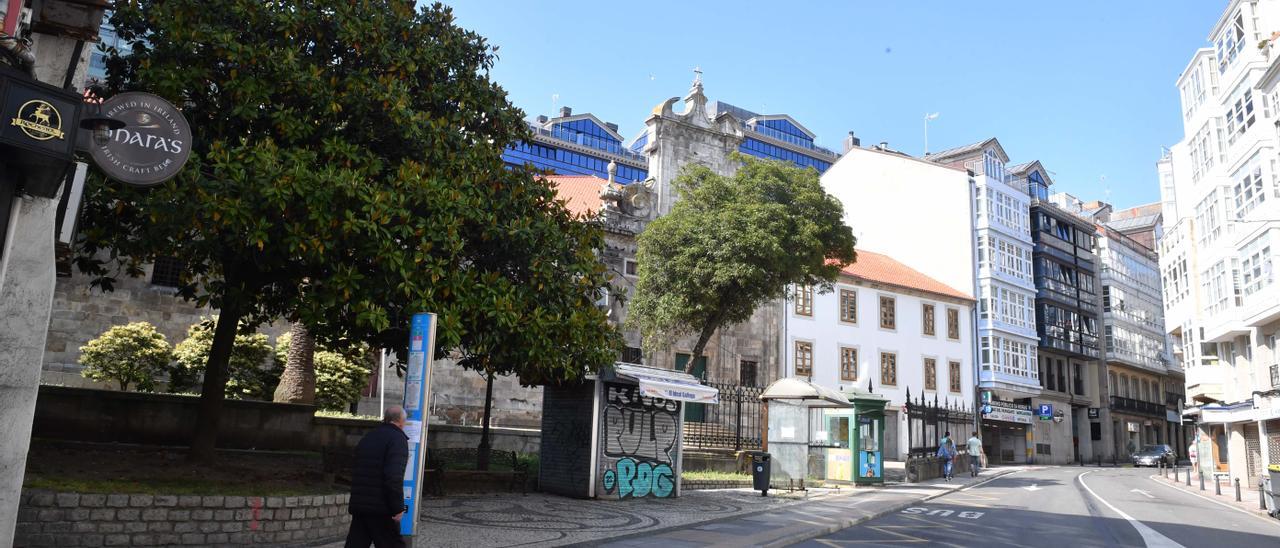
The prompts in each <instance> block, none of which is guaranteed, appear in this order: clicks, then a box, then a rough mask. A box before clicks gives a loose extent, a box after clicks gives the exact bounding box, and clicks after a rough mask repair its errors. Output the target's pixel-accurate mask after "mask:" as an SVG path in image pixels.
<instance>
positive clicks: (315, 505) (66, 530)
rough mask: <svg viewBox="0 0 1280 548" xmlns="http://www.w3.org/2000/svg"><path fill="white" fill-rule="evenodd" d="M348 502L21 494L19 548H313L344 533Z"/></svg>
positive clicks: (340, 497)
mask: <svg viewBox="0 0 1280 548" xmlns="http://www.w3.org/2000/svg"><path fill="white" fill-rule="evenodd" d="M348 499H349V495H347V494H335V495H315V496H302V497H232V496H199V495H124V494H119V495H116V494H113V495H105V494H79V493H57V492H53V491H46V490H36V489H24V490H23V491H22V499H21V506H20V507H19V510H18V527H17V535H16V536H15V538H14V546H19V547H32V548H37V547H45V546H59V547H61V546H95V547H96V546H247V545H271V546H309V545H314V544H316V543H318V542H321V541H338V540H341V539H342V538H343V537H344V536H345V535H346V533H347V528H348V526H349V525H350V523H351V516H350V515H348V514H347V501H348Z"/></svg>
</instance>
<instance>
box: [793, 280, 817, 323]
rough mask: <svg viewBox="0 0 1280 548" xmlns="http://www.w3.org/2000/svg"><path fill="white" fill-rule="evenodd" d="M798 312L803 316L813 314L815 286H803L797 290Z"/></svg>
mask: <svg viewBox="0 0 1280 548" xmlns="http://www.w3.org/2000/svg"><path fill="white" fill-rule="evenodd" d="M796 314H799V315H801V316H812V315H813V287H812V286H807V285H806V286H801V287H800V288H799V289H797V290H796Z"/></svg>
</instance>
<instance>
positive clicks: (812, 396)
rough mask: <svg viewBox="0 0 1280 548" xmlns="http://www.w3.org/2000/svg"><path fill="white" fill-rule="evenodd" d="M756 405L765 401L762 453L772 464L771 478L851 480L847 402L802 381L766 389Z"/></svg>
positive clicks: (849, 406)
mask: <svg viewBox="0 0 1280 548" xmlns="http://www.w3.org/2000/svg"><path fill="white" fill-rule="evenodd" d="M760 399H761V400H763V401H764V406H765V417H766V424H767V425H768V426H767V428H768V429H767V430H766V434H765V440H764V450H765V451H768V452H769V454H770V456H771V458H772V460H773V476H774V477H775V478H777V479H782V480H803V479H806V478H819V479H828V478H830V479H837V480H839V479H843V480H844V481H851V480H852V479H853V451H852V447H850V446H849V442H850V435H851V433H852V428H851V426H852V424H853V419H854V416H853V415H854V405H853V403H852V402H850V401H849V398H848V397H846V396H845V395H844V394H841V393H840V392H837V391H835V390H832V389H830V388H826V387H823V386H819V385H816V384H813V383H811V382H809V381H806V380H804V379H798V378H795V377H787V378H784V379H778V380H777V381H775V382H774V383H773V384H770V385H769V387H768V388H765V390H764V392H763V393H762V394H760ZM841 425H843V426H841ZM832 472H834V474H832ZM833 475H834V476H836V477H832V476H833Z"/></svg>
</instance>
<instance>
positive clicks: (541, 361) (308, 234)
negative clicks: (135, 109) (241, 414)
mask: <svg viewBox="0 0 1280 548" xmlns="http://www.w3.org/2000/svg"><path fill="white" fill-rule="evenodd" d="M111 22H112V24H113V25H114V26H115V28H116V32H117V33H118V34H119V35H120V37H121V38H122V39H123V40H125V41H127V42H129V43H130V44H131V45H132V52H131V53H130V54H127V55H121V54H120V53H119V52H116V51H109V57H108V61H107V64H108V75H109V77H108V81H107V83H106V86H105V87H106V89H105V90H104V92H105V93H106V94H108V95H109V94H111V93H115V92H119V91H127V90H139V91H147V92H151V93H155V94H158V95H160V96H162V97H165V98H167V99H168V100H170V101H171V102H173V103H174V104H176V105H179V106H180V107H181V108H182V110H183V113H184V115H185V116H186V117H187V119H188V120H189V121H190V122H191V126H192V128H193V132H194V141H195V142H194V143H193V146H192V156H191V159H190V160H189V162H188V164H187V165H186V167H185V168H184V169H183V171H182V173H181V174H180V175H179V176H178V177H177V178H175V179H173V180H171V181H169V182H167V183H165V184H164V185H161V186H158V187H154V188H151V189H136V188H130V187H127V186H124V185H121V184H118V183H115V182H112V181H108V180H105V179H104V178H103V177H102V176H100V175H95V177H94V178H93V180H92V182H91V184H90V185H89V186H88V187H87V189H86V205H85V212H84V221H83V224H82V227H83V230H82V241H81V245H80V246H79V249H78V250H79V254H78V258H77V264H78V266H79V267H80V269H81V270H83V271H86V272H89V273H93V274H96V275H97V276H99V278H98V282H99V283H100V284H102V285H103V286H104V287H106V288H108V289H109V288H110V286H111V283H112V277H113V276H114V275H116V274H118V273H120V272H125V273H128V274H135V275H136V274H138V273H139V272H140V269H139V265H141V264H143V263H145V262H150V261H153V260H155V259H156V258H158V257H177V258H179V259H180V260H181V261H182V263H183V264H184V265H185V267H186V268H185V272H184V275H183V276H184V277H183V279H182V282H183V286H182V287H181V288H180V291H179V294H180V295H181V296H183V297H186V298H189V299H193V300H195V301H196V302H198V303H200V304H209V305H212V306H213V307H215V308H217V309H218V310H219V316H218V323H217V326H216V328H215V330H214V336H213V343H212V348H211V351H210V353H209V359H208V365H207V367H206V370H205V375H204V382H203V386H202V389H201V404H200V414H199V419H198V421H197V424H196V425H195V428H196V432H195V436H194V438H193V444H192V456H193V457H194V458H196V459H200V460H207V459H209V458H212V456H213V448H214V444H215V442H216V436H217V430H218V422H219V417H220V414H221V407H222V401H223V390H224V386H225V384H226V382H227V360H228V357H229V356H230V351H231V346H232V341H233V339H234V337H235V334H236V326H237V324H238V323H240V322H245V323H247V324H249V325H250V326H252V325H257V324H260V323H262V322H266V321H270V320H274V319H277V318H285V319H287V320H289V321H293V322H298V323H301V324H303V325H305V326H306V328H307V330H308V331H309V332H310V333H311V334H313V335H314V336H315V337H316V339H317V340H319V341H322V342H327V343H332V346H333V347H343V346H346V345H349V344H351V343H352V342H353V341H358V342H366V343H369V344H371V345H373V346H375V347H387V348H398V349H400V350H401V351H402V352H403V349H404V347H405V346H406V345H407V339H408V337H407V326H408V319H409V316H410V315H411V314H412V313H413V312H417V311H432V312H436V313H438V314H439V318H440V322H439V327H438V330H437V342H438V347H437V355H442V356H443V355H449V354H451V353H454V352H455V351H456V352H461V353H463V354H464V355H466V356H468V359H466V360H464V364H467V365H469V366H471V367H475V368H477V369H481V370H483V371H485V372H497V373H502V372H508V371H515V372H517V373H520V374H521V377H522V379H527V380H528V382H559V381H562V380H564V379H572V378H577V377H580V376H581V375H583V374H584V373H585V372H587V371H590V370H593V369H596V368H598V367H600V366H602V365H603V364H605V363H607V362H608V361H609V358H611V357H612V355H613V352H614V351H615V348H616V340H617V339H616V334H615V333H614V331H613V330H612V329H611V328H610V327H609V326H608V325H607V323H606V321H605V317H604V315H603V313H601V312H600V311H598V310H596V309H595V308H594V307H592V306H591V297H590V295H592V294H594V292H595V291H597V290H598V289H599V288H601V287H605V286H606V284H607V283H608V282H607V277H606V276H605V274H604V272H603V270H602V269H601V268H600V266H599V263H598V261H596V260H595V258H594V256H593V254H592V253H593V250H594V249H595V248H596V247H598V244H599V242H600V240H601V238H602V236H601V233H600V231H599V229H598V227H595V226H592V225H590V224H585V223H579V222H576V221H575V220H574V219H573V218H572V217H571V216H570V214H569V213H568V212H567V211H566V210H565V208H564V205H563V204H562V203H560V202H557V201H556V200H555V198H554V192H553V190H552V189H551V188H550V187H549V185H548V184H547V183H545V182H543V181H540V180H537V179H535V178H534V177H533V175H531V174H530V173H527V172H525V171H523V170H508V169H506V168H504V166H503V164H502V161H501V152H502V150H503V148H504V147H505V146H506V145H508V144H509V143H511V142H513V141H514V140H516V139H519V138H522V137H525V136H526V132H527V128H526V126H525V124H524V123H523V121H522V119H523V113H521V112H520V111H519V110H518V109H516V108H514V107H512V106H511V104H510V103H509V102H508V101H507V98H506V93H505V92H504V91H503V90H502V89H501V88H500V87H499V86H497V85H496V84H495V83H493V82H492V81H491V80H490V78H489V72H488V71H489V69H490V67H491V66H492V64H493V62H494V59H495V57H494V55H495V51H494V48H491V47H490V46H488V45H487V44H486V42H485V40H484V39H483V38H482V37H480V36H478V35H477V34H475V33H473V32H470V31H467V30H464V29H462V28H459V27H458V26H457V25H455V23H454V19H453V15H452V13H451V11H450V10H449V9H448V8H446V7H444V6H442V5H439V4H435V5H432V6H427V7H424V8H419V7H418V6H416V5H415V3H414V2H412V1H405V0H366V1H361V2H351V1H349V0H292V1H283V0H278V1H262V0H163V1H162V0H134V1H130V2H118V3H117V4H116V5H115V11H114V12H113V14H112V16H111ZM503 335H510V337H509V338H506V339H505V340H506V341H508V343H509V345H508V346H503V345H499V344H496V343H495V342H493V340H494V339H495V338H501V337H503ZM511 345H518V346H511ZM490 353H493V356H494V357H483V356H486V355H488V354H490Z"/></svg>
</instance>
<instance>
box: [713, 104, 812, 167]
mask: <svg viewBox="0 0 1280 548" xmlns="http://www.w3.org/2000/svg"><path fill="white" fill-rule="evenodd" d="M711 111H712V112H713V115H714V114H718V113H721V112H728V113H730V114H733V115H734V117H736V118H738V120H740V121H742V130H743V131H744V132H745V133H746V139H745V140H743V142H742V145H741V146H740V147H738V150H739V151H740V152H742V153H743V154H748V155H751V156H755V157H758V158H768V159H771V160H785V161H788V162H791V163H794V164H796V165H798V166H800V167H812V168H814V169H816V170H818V172H819V173H821V172H824V171H826V170H827V168H829V167H831V163H832V162H833V161H835V159H836V154H835V153H834V152H832V151H830V150H827V149H825V148H822V147H820V146H817V145H815V144H813V138H812V137H810V136H809V134H808V133H807V132H805V130H803V129H801V128H800V127H798V126H796V125H795V124H794V123H792V122H791V121H790V120H788V119H786V118H778V117H769V116H761V115H759V114H756V113H754V112H751V111H749V110H746V109H744V108H740V107H736V106H733V105H730V104H728V103H724V102H720V101H716V102H715V103H714V104H712V106H711ZM753 135H760V136H763V137H767V138H768V139H771V140H774V141H781V142H783V143H786V144H788V145H791V146H792V147H796V148H801V149H806V150H808V151H812V153H807V152H800V151H796V150H793V149H792V148H789V147H785V146H781V145H778V144H775V143H771V142H769V141H767V140H764V139H757V138H754V137H753Z"/></svg>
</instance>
